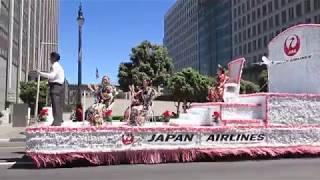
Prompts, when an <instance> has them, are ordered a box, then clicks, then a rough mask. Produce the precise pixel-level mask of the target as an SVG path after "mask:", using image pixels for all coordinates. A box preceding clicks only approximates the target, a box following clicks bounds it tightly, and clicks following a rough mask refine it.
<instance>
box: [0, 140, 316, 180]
mask: <svg viewBox="0 0 320 180" xmlns="http://www.w3.org/2000/svg"><path fill="white" fill-rule="evenodd" d="M23 150H24V147H23V144H17V145H6V146H4V145H0V179H1V180H20V179H22V180H44V179H45V180H57V179H59V180H62V179H68V180H73V179H74V180H96V179H97V180H98V179H101V180H109V179H110V180H127V179H128V180H170V179H173V180H214V179H217V180H229V179H236V180H269V179H270V180H319V179H320V170H319V167H320V159H281V160H264V161H263V160H260V161H238V162H211V163H185V164H160V165H120V166H100V167H81V168H58V169H35V168H34V167H33V165H32V164H30V161H29V160H28V159H27V158H25V157H24V154H23ZM8 162H9V163H8ZM10 162H11V163H10Z"/></svg>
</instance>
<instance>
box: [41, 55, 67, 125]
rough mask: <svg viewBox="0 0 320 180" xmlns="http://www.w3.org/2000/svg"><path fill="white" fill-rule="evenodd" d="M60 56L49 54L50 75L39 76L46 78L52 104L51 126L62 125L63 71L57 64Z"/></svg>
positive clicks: (43, 73) (42, 74) (42, 73)
mask: <svg viewBox="0 0 320 180" xmlns="http://www.w3.org/2000/svg"><path fill="white" fill-rule="evenodd" d="M59 60H60V55H59V54H58V53H56V52H52V53H51V54H50V62H51V64H52V65H51V69H50V73H45V72H40V71H38V73H39V74H40V76H42V77H45V78H48V81H49V88H50V98H51V102H52V113H53V119H54V120H53V123H52V126H60V125H61V124H62V123H63V119H62V112H63V105H64V102H63V100H64V79H65V77H64V70H63V68H62V66H61V65H60V63H59Z"/></svg>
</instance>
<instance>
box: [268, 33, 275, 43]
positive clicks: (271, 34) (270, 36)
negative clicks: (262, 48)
mask: <svg viewBox="0 0 320 180" xmlns="http://www.w3.org/2000/svg"><path fill="white" fill-rule="evenodd" d="M273 36H274V33H273V32H272V33H270V34H269V41H271V40H272V39H273Z"/></svg>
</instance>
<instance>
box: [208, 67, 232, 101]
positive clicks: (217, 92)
mask: <svg viewBox="0 0 320 180" xmlns="http://www.w3.org/2000/svg"><path fill="white" fill-rule="evenodd" d="M228 79H229V77H228V76H227V75H226V73H225V70H224V69H223V67H222V66H220V65H218V70H217V77H216V84H215V85H214V86H213V87H210V88H209V90H208V97H207V100H208V101H209V102H223V93H224V85H225V84H226V82H227V81H228Z"/></svg>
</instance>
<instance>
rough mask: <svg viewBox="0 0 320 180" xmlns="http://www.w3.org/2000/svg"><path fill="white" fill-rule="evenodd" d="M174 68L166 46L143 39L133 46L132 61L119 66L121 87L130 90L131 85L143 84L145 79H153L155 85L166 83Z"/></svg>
mask: <svg viewBox="0 0 320 180" xmlns="http://www.w3.org/2000/svg"><path fill="white" fill-rule="evenodd" d="M172 69H173V65H172V61H171V58H169V55H168V52H167V50H166V48H164V47H163V46H159V45H155V44H151V43H150V42H149V41H143V42H142V43H141V44H140V45H138V46H137V47H134V48H132V50H131V54H130V62H124V63H121V64H120V66H119V73H118V78H119V85H120V89H122V90H123V91H128V86H129V85H131V84H136V85H141V84H142V81H143V79H150V80H152V85H153V86H158V85H166V84H167V81H168V78H169V77H170V75H171V74H172Z"/></svg>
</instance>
